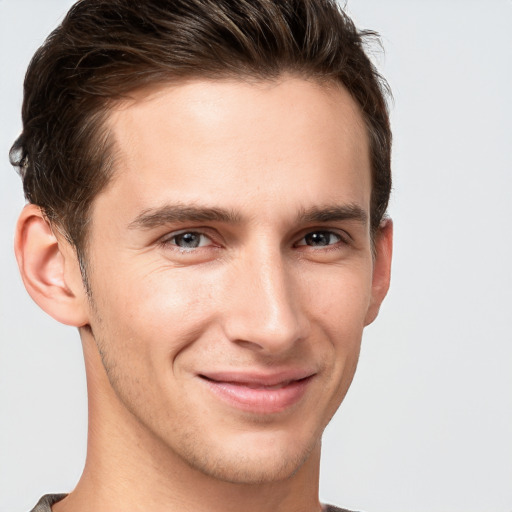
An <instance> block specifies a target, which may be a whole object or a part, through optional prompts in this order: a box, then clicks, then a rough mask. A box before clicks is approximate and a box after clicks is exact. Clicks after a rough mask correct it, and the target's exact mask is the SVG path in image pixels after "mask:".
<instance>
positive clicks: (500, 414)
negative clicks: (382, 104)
mask: <svg viewBox="0 0 512 512" xmlns="http://www.w3.org/2000/svg"><path fill="white" fill-rule="evenodd" d="M69 5H71V2H70V1H68V0H53V1H50V0H44V1H41V0H0V52H1V54H0V59H1V60H0V109H1V110H0V121H1V122H0V129H1V131H0V154H1V155H2V157H1V161H0V169H1V182H0V205H1V209H2V210H1V212H2V215H1V216H0V239H1V240H2V245H1V260H0V272H1V274H0V287H1V288H0V290H1V295H0V298H1V302H0V511H1V512H22V511H28V510H29V509H30V508H31V506H33V504H34V503H35V502H36V501H37V499H38V497H39V496H40V495H42V494H44V493H46V492H57V491H66V490H70V489H72V488H73V486H74V484H75V483H76V481H77V479H78V478H79V475H80V472H81V467H82V464H83V460H84V454H85V438H86V396H85V378H84V372H83V367H82V357H81V351H80V344H79V339H78V335H77V333H76V332H75V331H74V330H73V329H71V328H68V327H63V326H59V325H57V324H56V323H55V322H54V321H53V320H52V319H50V318H48V317H46V316H45V315H44V314H43V313H42V312H40V311H39V310H38V308H37V307H36V306H35V305H34V304H33V303H32V302H31V300H30V299H29V297H28V295H27V294H26V292H25V290H24V289H23V287H22V284H21V280H20V278H19V277H18V274H17V267H16V264H15V261H14V256H13V253H12V248H11V247H12V243H11V241H12V238H13V227H14V223H15V220H16V217H17V214H18V212H19V210H20V209H21V207H22V205H23V204H24V201H23V198H22V193H21V185H20V180H19V178H18V177H17V176H16V175H15V173H14V171H13V170H12V169H11V168H10V166H9V164H8V163H7V158H6V154H7V151H8V148H9V147H10V144H11V143H12V141H13V140H14V138H15V137H16V135H17V134H18V132H19V130H20V121H19V117H20V115H19V111H20V105H21V93H22V87H21V84H22V79H23V74H24V70H25V69H26V66H27V64H28V61H29V59H30V57H31V55H32V54H33V52H34V51H35V49H36V47H37V46H38V45H39V44H40V43H41V42H42V41H43V38H44V37H45V36H46V35H47V34H48V32H49V31H50V29H52V28H53V27H54V26H55V25H56V23H57V21H58V20H59V19H60V18H61V16H62V15H63V14H64V12H65V11H66V10H67V8H68V7H69ZM348 10H349V12H350V13H351V14H352V15H353V16H354V19H355V20H356V22H357V24H358V26H359V27H360V28H372V29H376V30H378V31H379V32H380V33H381V34H382V38H383V43H384V46H385V50H386V53H385V55H382V54H378V53H377V54H376V55H375V58H376V62H377V63H378V66H379V68H380V69H381V70H382V72H383V73H384V75H385V76H386V77H387V78H388V80H389V82H390V84H391V86H392V88H393V92H394V97H395V106H394V107H393V109H392V123H393V129H394V136H395V145H394V156H393V168H394V177H395V184H394V195H393V199H392V203H391V207H390V212H391V214H392V216H393V218H394V220H395V229H396V244H395V260H394V278H393V283H392V289H391V292H390V294H389V297H388V299H387V301H386V302H385V304H384V306H383V308H382V312H381V317H380V318H379V319H378V320H377V322H376V324H374V325H373V326H371V327H369V328H368V329H367V332H366V335H365V339H364V342H363V349H362V354H361V361H360V365H359V370H358V373H357V375H356V378H355V381H354V384H353V387H352V390H351V391H350V393H349V395H348V397H347V399H346V401H345V402H344V404H343V405H342V408H341V411H340V413H338V415H337V417H336V418H335V420H334V421H333V422H332V423H331V425H330V426H329V427H328V429H327V432H326V435H325V439H324V456H323V464H322V484H321V496H322V498H323V500H325V501H328V502H332V503H337V504H341V505H343V506H346V507H349V508H355V509H358V510H359V509H360V510H365V511H368V512H387V511H389V512H391V511H393V512H395V511H404V512H405V511H407V512H421V511H425V512H427V511H428V512H431V511H453V512H456V511H461V512H462V511H464V512H472V511H480V512H481V511H485V512H487V511H493V512H511V511H512V371H511V367H512V335H511V333H510V324H511V321H512V314H511V311H510V310H511V308H512V271H511V265H512V239H511V234H510V219H512V202H511V186H512V178H511V170H512V151H511V143H512V130H511V127H510V124H511V119H512V108H511V105H512V101H511V99H510V97H511V93H512V35H511V34H512V30H511V26H512V2H511V1H510V0H492V1H486V2H481V1H476V0H475V1H471V0H465V1H462V0H460V1H456V0H451V1H450V0H447V1H441V0H437V1H436V0H434V1H432V0H431V1H426V0H425V1H420V0H401V1H400V0H387V1H382V0H349V3H348Z"/></svg>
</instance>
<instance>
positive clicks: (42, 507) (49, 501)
mask: <svg viewBox="0 0 512 512" xmlns="http://www.w3.org/2000/svg"><path fill="white" fill-rule="evenodd" d="M66 496H67V495H66V494H46V495H45V496H43V497H42V498H41V499H40V500H39V501H38V503H37V505H36V506H35V507H34V508H33V509H32V511H31V512H52V509H51V506H52V505H53V504H54V503H57V502H58V501H60V500H62V499H64V498H65V497H66ZM322 512H350V510H346V509H344V508H338V507H333V506H332V505H324V508H323V511H322Z"/></svg>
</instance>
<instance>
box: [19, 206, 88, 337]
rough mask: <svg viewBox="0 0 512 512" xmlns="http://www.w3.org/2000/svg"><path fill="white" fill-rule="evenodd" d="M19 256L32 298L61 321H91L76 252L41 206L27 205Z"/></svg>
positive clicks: (78, 324)
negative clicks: (55, 228)
mask: <svg viewBox="0 0 512 512" xmlns="http://www.w3.org/2000/svg"><path fill="white" fill-rule="evenodd" d="M14 250H15V253H16V259H17V261H18V266H19V269H20V273H21V277H22V279H23V283H24V284H25V288H26V289H27V291H28V293H29V294H30V296H31V297H32V299H33V300H34V301H35V302H36V303H37V304H38V305H39V307H41V309H43V310H44V311H45V312H46V313H48V314H49V315H50V316H52V317H53V318H55V319H56V320H58V321H59V322H61V323H63V324H67V325H72V326H75V327H81V326H83V325H86V324H87V323H88V315H87V311H88V307H87V295H86V292H85V288H84V286H83V283H82V279H81V275H80V267H79V265H78V258H77V257H76V252H75V251H74V249H73V248H72V247H71V245H70V244H69V243H68V242H67V241H66V240H65V239H64V238H63V237H61V236H57V235H56V234H55V233H54V232H53V230H52V228H51V226H50V224H49V223H48V220H47V219H46V217H45V216H44V214H43V213H42V211H41V209H40V208H39V207H38V206H35V205H33V204H28V205H27V206H25V208H24V209H23V211H22V212H21V215H20V217H19V219H18V223H17V225H16V236H15V242H14Z"/></svg>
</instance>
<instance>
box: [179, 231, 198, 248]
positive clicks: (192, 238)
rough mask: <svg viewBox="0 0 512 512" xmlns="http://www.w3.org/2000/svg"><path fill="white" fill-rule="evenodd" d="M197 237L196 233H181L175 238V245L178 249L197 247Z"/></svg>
mask: <svg viewBox="0 0 512 512" xmlns="http://www.w3.org/2000/svg"><path fill="white" fill-rule="evenodd" d="M199 240H200V239H199V235H198V234H197V233H183V234H182V235H178V236H177V237H176V244H177V245H179V246H180V247H187V248H194V247H199Z"/></svg>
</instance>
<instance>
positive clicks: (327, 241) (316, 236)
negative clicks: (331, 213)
mask: <svg viewBox="0 0 512 512" xmlns="http://www.w3.org/2000/svg"><path fill="white" fill-rule="evenodd" d="M339 242H344V240H343V238H342V237H341V235H338V234H337V233H334V232H333V231H312V232H311V233H308V234H307V235H305V236H304V237H303V238H302V239H301V240H299V241H298V242H297V244H296V245H297V246H305V245H307V246H310V247H327V246H329V245H335V244H337V243H339Z"/></svg>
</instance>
